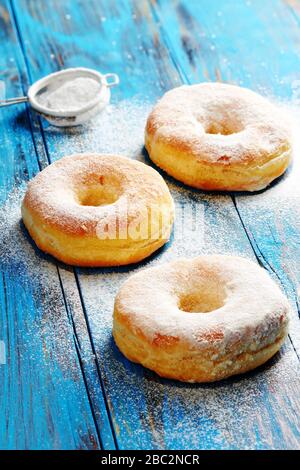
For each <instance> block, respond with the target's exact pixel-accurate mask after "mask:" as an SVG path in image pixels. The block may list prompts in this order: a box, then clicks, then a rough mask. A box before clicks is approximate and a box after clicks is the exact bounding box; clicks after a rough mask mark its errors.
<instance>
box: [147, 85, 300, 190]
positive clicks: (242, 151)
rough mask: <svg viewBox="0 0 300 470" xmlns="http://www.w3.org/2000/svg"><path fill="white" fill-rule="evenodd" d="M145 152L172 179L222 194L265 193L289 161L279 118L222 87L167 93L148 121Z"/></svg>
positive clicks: (287, 137) (252, 96)
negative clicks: (257, 191) (239, 192)
mask: <svg viewBox="0 0 300 470" xmlns="http://www.w3.org/2000/svg"><path fill="white" fill-rule="evenodd" d="M145 146H146V149H147V151H148V153H149V156H150V158H151V159H152V160H153V162H154V163H156V164H157V165H158V166H159V167H160V168H162V169H163V170H165V171H166V172H167V173H168V174H170V175H171V176H173V177H174V178H176V179H178V180H180V181H182V182H183V183H185V184H187V185H190V186H193V187H196V188H200V189H206V190H221V191H256V190H260V189H263V188H265V187H266V186H267V185H268V184H270V182H271V181H273V180H274V179H276V178H278V177H279V176H280V175H281V174H283V173H284V171H285V170H286V168H287V167H288V165H289V163H290V161H291V155H292V144H291V132H290V126H289V123H288V121H287V120H286V119H285V118H284V116H283V115H282V112H280V111H279V109H277V107H276V106H274V105H273V104H272V103H270V102H269V101H268V100H266V99H265V98H263V97H262V96H260V95H258V94H256V93H254V92H253V91H251V90H248V89H245V88H241V87H237V86H233V85H227V84H221V83H202V84H199V85H191V86H186V85H185V86H182V87H179V88H174V89H173V90H171V91H169V92H167V93H166V94H165V95H164V96H163V97H162V99H161V100H160V101H159V102H158V103H157V104H156V106H155V107H154V109H153V110H152V112H151V113H150V115H149V117H148V120H147V125H146V130H145Z"/></svg>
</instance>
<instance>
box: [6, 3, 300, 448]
mask: <svg viewBox="0 0 300 470" xmlns="http://www.w3.org/2000/svg"><path fill="white" fill-rule="evenodd" d="M14 4H15V8H16V12H17V19H18V23H19V25H20V31H21V35H22V38H23V41H24V48H25V52H26V56H27V58H28V64H29V67H30V72H31V74H32V78H33V79H37V78H40V76H42V75H44V74H45V73H49V72H50V71H53V70H56V69H57V68H60V67H62V66H64V67H67V66H76V65H77V66H78V65H85V66H90V67H94V68H98V69H99V70H102V71H104V72H105V71H114V72H117V73H119V74H120V76H121V85H120V87H118V89H117V90H114V95H113V96H114V101H115V102H116V101H117V100H119V103H118V104H116V105H115V106H114V107H112V108H111V114H109V113H105V114H104V115H103V116H102V117H101V118H99V120H96V122H95V123H94V125H92V126H91V127H90V128H89V129H87V130H86V134H80V133H79V132H78V131H73V132H70V133H69V134H67V135H65V134H64V133H62V132H59V131H57V130H55V129H53V128H51V127H48V126H47V125H45V124H44V123H43V126H44V136H45V142H46V145H47V148H48V151H49V156H50V159H51V160H55V159H56V158H60V157H61V156H62V155H63V154H65V153H66V152H67V153H70V152H74V151H83V150H86V151H88V150H93V151H108V150H109V149H111V151H112V150H113V151H119V152H120V151H122V152H126V153H127V154H128V155H130V156H136V157H137V158H141V159H144V156H143V155H141V147H142V139H143V122H144V119H145V116H146V114H147V107H145V105H144V104H142V105H141V104H140V101H141V100H143V101H145V100H147V101H150V102H152V101H153V100H155V99H157V98H158V97H159V96H160V95H161V94H162V93H163V92H164V91H165V90H166V89H168V88H170V87H172V86H175V85H177V84H178V83H179V82H180V80H181V79H182V78H183V77H185V75H186V74H185V73H184V71H183V70H184V68H183V67H182V68H181V69H180V68H178V64H177V58H176V57H175V55H173V53H172V48H171V47H169V43H170V39H169V38H168V36H167V35H166V34H164V30H163V29H161V28H160V27H159V26H158V25H157V22H156V21H154V19H156V16H155V15H156V13H155V12H154V16H153V13H152V12H151V10H150V7H149V5H148V3H147V2H118V3H117V4H114V7H113V8H112V7H111V5H108V4H107V2H93V1H91V2H88V3H87V2H85V3H84V4H83V3H82V2H79V1H66V2H63V3H62V2H58V1H55V0H52V1H50V2H48V3H47V4H45V2H36V1H35V2H33V1H29V2H28V1H27V2H25V1H24V0H20V1H16V2H14ZM164 5H165V6H166V11H165V13H164V15H163V16H164V17H165V19H168V21H169V19H170V18H173V16H172V9H169V8H168V4H167V3H166V4H164ZM207 9H209V5H207ZM170 10H171V11H170ZM18 12H22V14H21V13H20V14H19V15H18ZM33 31H38V33H39V34H38V35H35V34H33ZM172 34H173V33H172ZM206 49H207V48H206ZM206 49H205V50H206ZM212 51H213V49H212ZM214 61H215V58H214V54H213V52H208V53H207V55H206V56H205V60H204V61H202V68H200V69H199V70H198V69H197V70H198V71H197V73H198V74H199V76H198V79H203V77H204V76H205V74H206V73H208V72H207V70H208V71H209V73H210V74H212V73H213V71H214V70H215V62H214ZM137 98H138V99H139V100H140V101H138V102H137ZM124 99H127V101H125V102H124V101H122V100H124ZM129 99H130V100H129ZM126 112H127V115H126ZM126 118H127V119H126ZM128 121H129V122H128ZM110 122H111V125H112V128H111V127H110V125H109V124H110ZM124 129H125V131H124ZM146 162H147V163H149V162H148V160H146ZM167 181H168V183H169V185H170V188H171V191H172V193H173V195H174V197H175V199H176V200H177V201H182V202H183V203H185V206H186V207H190V205H192V206H193V207H194V209H195V211H197V210H198V211H199V214H200V215H199V217H201V214H204V220H202V224H198V225H197V230H196V238H195V239H194V241H193V243H189V244H187V240H186V239H180V237H179V234H177V235H176V234H175V239H174V240H173V241H172V242H171V243H170V245H169V247H167V248H168V249H165V250H163V251H161V252H160V254H159V255H158V256H156V257H153V259H152V260H150V261H149V262H147V263H144V264H142V265H141V266H139V267H133V268H128V269H127V268H124V269H122V270H80V271H79V273H78V282H79V284H80V292H81V295H82V300H83V301H84V307H85V312H86V319H87V321H88V325H89V331H90V333H91V340H92V344H93V349H94V350H95V352H96V354H97V364H98V366H99V370H100V372H101V377H102V380H103V383H104V385H105V392H106V400H107V403H108V405H109V412H110V415H111V418H112V422H113V425H114V429H115V433H116V436H117V443H118V445H119V446H120V447H121V448H292V447H297V446H298V443H299V440H298V431H297V429H298V428H299V422H298V418H297V413H295V410H298V409H299V402H298V399H297V394H296V393H295V387H296V386H297V376H296V373H295V370H297V368H298V367H299V363H298V360H297V357H296V355H295V353H294V351H293V349H292V348H291V346H290V345H289V344H287V346H286V348H284V349H283V352H282V354H281V355H280V356H277V358H276V359H274V361H273V362H272V363H271V364H269V365H267V366H266V367H264V368H261V369H260V370H258V371H256V372H255V373H253V374H250V375H247V376H245V377H243V378H236V379H232V380H229V381H226V382H223V383H221V384H217V385H212V386H191V385H180V384H176V383H172V382H168V381H163V380H159V379H158V378H157V377H156V376H155V375H154V374H151V373H150V372H148V371H145V370H143V369H142V368H141V367H139V366H136V365H133V364H130V363H129V362H128V361H126V360H125V359H124V358H123V357H122V356H121V355H120V354H119V352H118V351H117V350H116V348H115V346H114V344H113V342H112V340H111V313H112V307H113V298H114V295H115V293H116V291H117V289H118V287H119V285H120V284H121V283H122V282H123V281H124V280H125V278H126V277H127V276H128V275H129V274H130V273H131V272H133V271H134V270H135V269H140V268H141V267H142V266H145V265H147V264H149V263H156V262H163V261H165V260H168V259H172V258H173V257H174V256H178V255H190V256H192V255H195V254H198V253H201V252H212V251H219V252H220V251H223V252H235V253H244V254H246V255H248V256H250V257H251V256H254V255H253V252H252V249H251V246H250V244H249V242H248V239H247V236H246V234H245V231H244V229H243V227H242V225H241V223H240V218H239V216H238V213H237V211H236V209H235V207H234V205H233V204H232V200H231V199H230V197H228V196H211V195H204V194H201V193H200V192H197V191H192V190H188V189H185V188H183V187H181V186H180V185H178V184H177V183H175V182H174V181H172V180H171V179H170V178H167ZM178 211H179V208H178ZM196 213H197V212H194V216H190V218H189V221H191V220H192V221H195V214H196ZM198 220H199V219H198ZM177 226H178V225H177ZM203 227H205V233H204V242H203V243H201V240H202V238H201V237H202V228H203ZM191 235H195V233H189V236H191ZM75 323H76V320H75ZM288 378H292V380H291V381H290V383H289V382H288Z"/></svg>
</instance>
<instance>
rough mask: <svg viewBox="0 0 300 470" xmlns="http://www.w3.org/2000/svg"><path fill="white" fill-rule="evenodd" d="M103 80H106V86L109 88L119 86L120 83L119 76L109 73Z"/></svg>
mask: <svg viewBox="0 0 300 470" xmlns="http://www.w3.org/2000/svg"><path fill="white" fill-rule="evenodd" d="M103 79H104V84H105V85H106V86H107V87H109V88H110V87H112V86H116V85H119V83H120V79H119V76H118V75H117V74H116V73H107V74H106V75H104V76H103Z"/></svg>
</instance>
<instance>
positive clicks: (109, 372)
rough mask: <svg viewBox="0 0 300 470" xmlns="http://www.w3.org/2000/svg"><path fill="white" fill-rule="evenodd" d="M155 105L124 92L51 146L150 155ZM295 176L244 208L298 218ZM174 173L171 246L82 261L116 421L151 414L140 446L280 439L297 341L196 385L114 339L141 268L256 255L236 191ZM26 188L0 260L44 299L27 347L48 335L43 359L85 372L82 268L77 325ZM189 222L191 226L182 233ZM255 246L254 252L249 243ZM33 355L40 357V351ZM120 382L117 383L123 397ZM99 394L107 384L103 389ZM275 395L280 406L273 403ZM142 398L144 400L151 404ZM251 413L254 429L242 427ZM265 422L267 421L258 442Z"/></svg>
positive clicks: (6, 211)
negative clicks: (128, 263)
mask: <svg viewBox="0 0 300 470" xmlns="http://www.w3.org/2000/svg"><path fill="white" fill-rule="evenodd" d="M149 108H150V107H149V104H145V103H142V102H130V101H124V102H121V103H120V104H118V105H111V106H109V107H108V109H107V110H105V112H104V113H103V114H102V115H100V116H98V117H97V118H96V119H95V120H94V121H93V122H92V123H91V124H90V125H89V126H85V127H84V128H83V129H81V130H79V129H76V130H75V129H73V130H71V131H69V132H68V134H67V135H65V134H64V133H63V132H62V131H61V130H59V129H56V128H52V127H48V128H47V129H46V133H48V134H49V139H50V140H51V145H52V153H53V152H55V151H57V156H58V157H61V156H63V155H64V154H65V153H76V152H82V151H98V152H110V153H125V154H127V155H128V156H130V157H133V158H138V159H140V160H141V161H145V162H146V163H147V164H149V163H150V162H149V160H148V159H147V157H145V155H144V154H143V153H142V145H143V129H144V124H145V120H146V116H147V114H148V111H149ZM289 178H294V176H293V172H291V175H290V176H289V177H288V178H286V179H284V180H283V181H280V182H278V184H276V185H275V186H273V187H271V188H270V189H269V190H267V191H265V192H264V193H261V194H254V195H250V196H240V197H239V198H238V199H239V201H238V205H239V207H240V208H241V209H242V205H243V204H244V205H245V210H246V209H247V210H248V213H249V211H250V210H252V217H253V221H254V220H255V219H257V218H259V217H264V216H265V217H274V214H275V213H276V214H278V212H277V210H279V211H280V217H282V218H283V219H285V218H286V217H290V215H289V214H290V213H291V211H292V212H293V210H294V208H295V209H297V208H296V207H294V205H297V204H298V203H297V202H295V201H297V198H298V195H299V191H297V187H296V183H295V186H294V187H293V189H292V190H291V189H288V188H290V186H289V183H288V181H289ZM166 180H167V183H168V184H169V186H170V190H171V192H172V195H173V197H174V199H175V203H176V211H177V221H176V225H175V231H174V237H173V239H172V240H171V242H170V243H169V244H168V246H167V247H166V248H165V249H163V250H161V251H160V252H159V253H158V254H157V255H156V256H154V257H152V258H151V259H150V260H148V261H146V262H145V263H142V264H141V265H139V266H134V267H128V268H126V269H124V268H123V269H120V270H118V269H108V270H105V269H103V270H101V269H95V270H84V269H81V270H80V275H79V278H80V284H81V288H82V295H83V298H84V300H85V306H86V311H87V314H88V318H89V326H90V329H91V331H92V334H93V342H94V345H95V347H96V350H97V359H98V361H99V364H100V366H101V372H102V377H103V380H104V383H105V384H106V387H107V390H108V389H109V395H110V401H111V403H112V406H113V408H114V415H115V416H114V420H115V424H116V426H117V428H121V429H122V430H123V432H124V430H125V429H126V426H127V423H126V419H127V418H128V416H131V417H132V420H134V419H135V417H136V420H141V419H142V422H144V423H145V427H144V428H143V426H141V427H140V428H139V429H135V430H134V442H135V445H136V446H137V447H138V446H139V445H140V443H141V442H143V434H144V433H145V432H146V429H148V430H149V429H151V430H152V441H153V446H154V447H156V448H166V447H167V448H172V443H173V442H177V443H178V442H182V443H189V448H191V449H192V448H199V442H200V439H199V436H201V442H202V444H201V445H203V447H206V448H211V447H214V446H216V445H217V444H218V445H219V447H220V448H236V447H237V446H239V447H240V448H243V447H244V442H248V443H249V442H251V445H252V447H258V446H260V447H274V445H275V444H274V441H273V439H275V437H274V436H273V435H272V433H270V432H269V428H270V427H271V426H272V423H271V420H272V419H274V416H275V418H276V413H277V412H278V409H280V403H281V402H282V403H283V402H284V401H285V400H286V399H288V400H290V406H291V408H293V409H296V408H297V407H298V406H299V403H298V401H297V399H296V398H293V397H292V396H291V394H290V392H289V396H288V398H287V393H288V391H287V386H286V384H287V383H289V390H290V389H291V387H293V388H295V397H297V393H296V390H297V387H299V361H298V360H297V357H296V355H295V353H294V351H293V349H292V348H291V345H290V343H289V342H287V344H286V346H285V347H284V348H283V351H282V352H281V353H280V355H277V356H276V358H275V359H274V360H273V361H271V362H270V363H268V364H267V365H266V366H265V367H263V368H260V369H259V370H258V371H256V372H253V373H251V374H247V375H245V376H244V377H239V378H234V379H230V380H228V381H224V382H222V383H219V384H215V385H188V384H179V383H175V382H170V381H167V380H160V379H159V378H158V377H157V376H155V374H152V373H151V372H149V371H144V370H143V369H142V368H141V367H139V366H137V365H134V364H131V363H129V362H128V361H127V360H125V359H124V358H123V357H122V355H121V354H120V353H119V352H118V351H117V349H116V347H115V346H114V344H113V342H112V339H111V324H112V310H113V301H114V296H115V294H116V292H117V290H118V288H119V287H120V285H121V284H122V282H123V281H124V280H125V279H126V278H127V277H128V276H129V275H130V274H131V273H132V272H135V271H136V270H139V269H143V268H144V267H145V266H150V265H154V264H156V263H162V262H165V261H169V260H172V259H174V258H175V257H178V256H188V257H192V256H196V255H197V254H201V253H211V252H223V253H237V254H244V255H245V256H247V253H243V251H244V247H245V244H246V243H248V242H247V239H246V236H245V234H244V232H243V230H242V229H241V224H240V221H239V220H238V216H237V214H236V211H235V210H234V207H233V205H232V203H231V202H230V201H229V197H228V196H224V195H211V194H204V193H201V192H199V191H195V190H192V189H188V188H185V187H183V186H182V185H180V184H178V183H176V182H175V181H174V180H172V179H171V178H168V177H166ZM24 190H25V187H24V186H22V187H20V188H16V189H15V190H14V191H12V193H11V194H10V196H9V198H8V199H7V201H6V203H5V204H4V206H2V207H1V210H0V246H1V247H3V248H5V249H4V250H3V249H2V250H1V251H0V263H1V265H2V269H3V270H4V272H5V273H6V275H9V276H12V277H13V278H14V282H15V283H16V284H18V285H20V286H22V288H23V289H25V291H26V292H28V295H32V297H33V299H34V301H35V302H36V306H37V308H36V313H35V315H36V318H35V322H34V323H33V324H32V325H31V326H30V327H29V328H30V329H31V330H30V331H31V334H30V335H29V343H28V345H27V346H28V348H29V347H30V341H35V339H34V338H35V336H36V335H37V336H39V337H42V338H43V341H44V343H45V349H44V354H45V357H44V360H45V361H48V359H49V355H50V354H52V357H53V358H54V359H55V361H57V363H58V364H59V367H61V369H62V370H63V371H64V372H63V374H68V373H73V374H76V370H77V369H76V368H75V366H74V364H72V362H71V359H70V355H69V354H68V351H69V350H70V348H73V347H74V345H73V334H74V331H73V328H76V337H77V339H78V341H79V342H80V350H81V355H82V358H83V361H84V364H85V365H86V366H87V367H89V368H92V366H93V365H94V356H93V353H92V352H91V351H92V350H91V347H90V343H89V339H88V334H87V328H86V323H85V320H84V315H83V313H82V306H81V304H80V299H79V296H78V291H77V284H76V282H75V278H74V272H73V269H72V268H69V267H64V266H60V267H59V272H60V276H61V280H62V284H63V286H64V289H65V295H66V297H67V298H68V299H71V300H70V301H71V302H72V310H73V317H75V326H72V324H71V323H70V322H69V320H68V318H67V313H66V310H65V307H64V304H63V298H62V297H63V296H62V291H61V286H60V283H59V282H58V277H57V267H56V263H55V262H54V261H53V260H52V259H50V258H48V257H46V256H44V255H43V254H41V253H40V252H39V251H38V250H36V249H34V247H33V245H32V243H31V242H30V240H29V238H28V237H27V235H26V232H25V230H24V228H23V227H22V225H21V224H20V203H21V199H22V196H23V194H24ZM279 202H280V207H278V205H279ZM275 211H276V212H275ZM272 214H273V215H272ZM275 217H277V216H276V215H275ZM181 225H182V226H183V227H181ZM186 227H187V228H186ZM184 229H187V230H188V231H187V232H183V230H184ZM242 239H244V242H245V244H244V243H242V242H241V240H242ZM248 254H249V255H250V256H253V255H251V251H250V250H249V253H248ZM295 258H296V257H295ZM299 336H300V335H299V327H298V325H297V326H296V323H295V326H294V327H293V339H294V338H295V339H296V337H299ZM25 347H26V345H25ZM32 354H34V353H32ZM32 360H35V358H34V357H32ZM69 371H71V372H69ZM114 390H117V394H118V395H117V396H116V395H115V394H114ZM94 393H95V394H97V393H100V392H99V391H97V390H95V391H94ZM270 396H272V397H273V398H272V400H273V401H272V400H270ZM275 401H276V402H277V407H278V408H276V407H274V408H273V405H274V403H275ZM140 403H144V407H143V409H141V407H140ZM254 409H255V410H259V412H260V416H258V414H257V413H253V410H254ZM298 411H299V412H300V410H298ZM141 413H142V416H141ZM281 419H282V415H281ZM285 419H286V422H285V423H283V425H284V426H285V427H286V428H287V429H289V428H290V427H291V426H296V425H297V414H296V413H291V414H290V415H287V416H286V418H285ZM245 422H247V430H246V429H245V427H244V426H243V423H245ZM165 423H168V427H169V428H170V427H172V429H173V436H170V435H168V436H165V435H164V424H165ZM257 429H260V430H261V432H260V437H259V439H260V440H259V441H258V440H257V439H258V438H257V437H256V436H257V432H256V431H257ZM172 439H174V440H172ZM225 439H226V440H225ZM264 439H265V441H264ZM293 439H294V438H293V436H291V437H290V442H291V446H292V445H294V447H295V448H296V447H297V446H299V443H296V442H293Z"/></svg>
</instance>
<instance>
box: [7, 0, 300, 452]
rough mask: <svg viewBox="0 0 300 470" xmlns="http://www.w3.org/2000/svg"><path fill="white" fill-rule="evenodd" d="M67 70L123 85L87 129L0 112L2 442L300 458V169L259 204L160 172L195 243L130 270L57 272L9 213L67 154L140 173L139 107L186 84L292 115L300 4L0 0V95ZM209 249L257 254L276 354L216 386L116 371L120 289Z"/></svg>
mask: <svg viewBox="0 0 300 470" xmlns="http://www.w3.org/2000/svg"><path fill="white" fill-rule="evenodd" d="M73 66H86V67H90V68H95V69H98V70H99V71H102V72H116V73H118V74H119V75H120V78H121V83H120V86H119V87H118V88H116V89H114V90H113V100H112V105H111V107H110V108H109V109H108V110H107V111H106V112H104V113H103V115H102V116H99V118H97V119H96V120H95V122H94V123H91V124H90V125H89V126H88V127H86V128H85V129H84V130H69V131H67V132H62V131H59V130H57V129H54V128H52V127H51V126H49V125H48V124H47V123H46V122H44V121H43V120H41V119H40V118H39V117H38V116H37V115H36V114H35V113H34V112H32V111H31V109H29V108H28V107H27V106H26V105H20V106H19V107H14V108H6V109H3V110H1V112H0V188H1V189H0V202H1V208H0V261H1V274H0V312H1V316H0V341H1V342H0V359H1V360H0V362H1V364H0V448H1V449H115V448H119V449H185V448H187V449H295V448H300V394H299V354H300V324H299V317H298V306H299V305H298V287H299V280H300V246H299V233H300V226H299V225H300V224H299V190H298V185H299V178H298V175H299V174H298V173H297V162H296V163H295V165H294V168H292V169H291V170H290V171H289V173H288V175H287V176H285V177H284V178H281V180H280V181H279V182H278V183H277V184H274V185H273V186H272V187H271V188H269V189H268V190H266V191H264V192H262V193H259V194H253V195H245V194H235V195H234V194H229V195H224V194H222V195H213V194H208V193H203V192H200V191H194V190H190V189H188V188H184V187H183V186H181V185H179V184H178V183H176V182H175V181H173V180H172V179H171V178H166V181H167V183H168V184H169V186H170V189H171V191H172V194H173V196H174V198H175V200H176V203H177V210H180V208H181V209H182V207H185V208H187V207H190V208H192V209H193V214H198V219H197V221H198V226H197V227H196V234H198V235H199V237H200V235H202V237H201V240H200V238H199V240H198V243H197V242H194V243H186V242H185V240H184V239H180V237H177V236H176V233H175V235H174V236H173V238H172V240H171V241H170V243H169V244H168V246H167V247H166V248H165V249H163V250H161V251H160V252H159V253H158V254H157V255H156V256H154V257H152V258H151V259H150V260H148V261H147V262H145V263H143V264H142V265H141V266H134V267H131V268H123V269H119V270H118V269H116V270H113V269H107V270H100V269H95V270H92V269H90V270H88V269H72V268H70V267H68V266H64V265H62V264H60V263H57V262H55V261H54V260H53V259H50V258H49V257H47V256H45V255H43V254H42V253H40V252H39V251H38V250H37V249H36V248H35V247H34V246H33V244H32V243H31V241H30V240H29V238H28V236H27V234H26V232H25V230H24V228H23V227H22V225H21V224H20V221H19V219H20V214H19V209H18V208H19V202H20V199H21V197H22V194H23V192H24V187H25V184H26V182H27V181H28V180H29V179H30V178H32V177H33V176H34V175H35V174H37V173H38V172H39V171H40V170H41V169H43V168H44V167H45V166H47V165H48V164H49V163H50V162H52V161H54V160H56V159H58V158H60V157H62V156H63V155H65V154H69V153H73V152H78V151H106V152H107V151H110V152H112V153H113V152H120V153H123V154H127V155H129V156H131V157H134V158H135V157H136V158H140V159H142V160H143V161H145V162H146V163H147V164H150V162H149V160H148V159H147V155H145V152H143V151H142V145H143V126H144V122H145V119H146V116H147V112H148V111H149V109H150V107H151V104H153V102H155V101H156V100H157V99H158V98H159V97H160V96H161V95H162V94H163V93H164V92H165V91H166V90H168V89H170V88H172V87H174V86H178V85H180V84H181V83H195V82H200V81H207V80H211V81H213V80H219V81H225V82H230V83H235V84H239V85H243V86H247V87H250V88H252V89H254V90H256V91H259V92H261V93H263V94H265V95H267V96H270V97H272V98H274V99H277V100H281V101H283V102H285V103H286V106H288V107H290V104H289V103H291V102H292V103H293V104H294V107H295V108H297V105H299V104H300V93H299V90H300V81H299V80H300V1H299V0H266V1H263V2H262V1H260V0H249V1H247V0H241V1H236V0H182V1H168V0H115V1H110V0H85V1H83V0H63V1H62V0H0V93H1V90H2V94H4V92H5V93H6V96H7V97H9V96H18V95H21V94H23V93H26V91H27V89H28V86H29V85H30V84H31V83H32V82H33V81H35V80H37V79H39V78H41V77H42V76H44V75H46V74H48V73H50V72H53V71H56V70H59V69H61V68H65V67H73ZM4 88H5V90H4ZM295 113H297V109H295ZM296 156H297V155H296ZM186 210H187V209H186ZM185 213H186V211H185ZM199 214H200V215H199ZM189 217H191V218H190V220H193V221H195V215H193V216H191V215H190V216H189ZM199 217H200V219H199ZM177 224H178V222H177ZM200 225H201V227H200ZM200 229H201V230H200ZM175 232H176V230H175ZM200 232H201V233H200ZM210 252H223V253H224V252H225V253H237V254H243V255H244V256H247V257H249V258H250V259H254V260H255V259H256V260H257V262H258V263H259V264H261V265H262V266H263V267H265V268H266V269H267V270H268V272H269V273H270V275H271V276H272V277H273V278H274V279H275V280H276V281H277V282H278V283H279V284H280V285H281V287H282V289H283V290H284V291H285V292H286V294H287V295H288V297H289V299H290V301H291V304H292V306H293V315H292V320H291V330H290V335H289V338H288V340H287V342H286V344H285V346H284V347H283V349H282V351H281V352H280V353H279V354H278V355H277V356H276V357H275V358H274V359H273V360H272V361H270V362H269V363H268V364H267V365H265V366H264V367H261V368H259V369H258V370H257V371H254V372H252V373H250V374H246V375H245V376H242V377H236V378H233V379H229V380H227V381H223V382H221V383H218V384H215V385H188V384H180V383H176V382H172V381H168V380H161V379H159V378H158V377H157V376H156V375H155V374H153V373H151V372H149V371H147V370H144V369H143V368H142V367H140V366H138V365H134V364H131V363H129V362H128V361H126V360H125V359H124V357H122V355H121V354H120V353H119V352H118V350H117V348H116V347H115V345H114V343H113V341H112V339H111V313H112V307H113V299H114V295H115V293H116V291H117V289H118V287H119V286H120V285H121V283H122V282H123V281H124V280H125V279H126V278H127V277H128V276H129V275H130V273H131V272H133V271H135V270H136V269H141V268H143V267H144V266H147V265H149V264H155V263H161V262H164V261H166V260H169V259H172V258H174V257H176V256H179V255H181V256H182V255H184V256H185V255H188V256H193V255H196V254H199V253H210Z"/></svg>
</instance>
